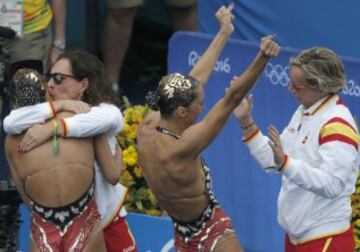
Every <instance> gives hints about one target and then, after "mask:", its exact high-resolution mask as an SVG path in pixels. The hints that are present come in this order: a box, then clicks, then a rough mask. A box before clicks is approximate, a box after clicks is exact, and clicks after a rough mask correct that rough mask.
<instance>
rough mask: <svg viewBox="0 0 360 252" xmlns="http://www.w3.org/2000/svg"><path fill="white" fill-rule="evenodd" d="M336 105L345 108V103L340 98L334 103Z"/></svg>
mask: <svg viewBox="0 0 360 252" xmlns="http://www.w3.org/2000/svg"><path fill="white" fill-rule="evenodd" d="M336 105H344V106H345V107H347V106H346V103H345V101H344V100H343V99H341V98H339V99H338V100H337V101H336Z"/></svg>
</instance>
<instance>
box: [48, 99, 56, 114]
mask: <svg viewBox="0 0 360 252" xmlns="http://www.w3.org/2000/svg"><path fill="white" fill-rule="evenodd" d="M48 102H49V106H50V110H51V113H52V117H55V116H56V110H55V108H54V104H53V103H52V101H51V100H49V101H48Z"/></svg>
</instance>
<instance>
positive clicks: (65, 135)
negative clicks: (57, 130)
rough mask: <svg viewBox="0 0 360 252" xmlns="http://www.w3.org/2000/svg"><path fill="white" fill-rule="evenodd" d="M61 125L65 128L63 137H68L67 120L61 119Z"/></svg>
mask: <svg viewBox="0 0 360 252" xmlns="http://www.w3.org/2000/svg"><path fill="white" fill-rule="evenodd" d="M60 123H61V125H62V127H63V134H62V137H67V128H66V122H65V119H64V118H61V119H60Z"/></svg>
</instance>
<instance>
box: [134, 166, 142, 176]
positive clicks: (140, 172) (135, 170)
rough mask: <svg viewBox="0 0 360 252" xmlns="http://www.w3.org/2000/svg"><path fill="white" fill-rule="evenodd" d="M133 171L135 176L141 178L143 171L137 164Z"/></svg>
mask: <svg viewBox="0 0 360 252" xmlns="http://www.w3.org/2000/svg"><path fill="white" fill-rule="evenodd" d="M134 173H135V176H136V177H137V178H141V177H142V175H143V171H142V169H141V168H140V167H139V166H135V169H134Z"/></svg>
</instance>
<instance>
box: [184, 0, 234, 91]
mask: <svg viewBox="0 0 360 252" xmlns="http://www.w3.org/2000/svg"><path fill="white" fill-rule="evenodd" d="M233 8H234V4H230V5H229V6H228V7H225V6H222V7H221V8H220V9H219V10H218V11H217V12H216V14H215V16H216V19H217V20H218V22H219V25H220V29H219V32H218V33H217V34H216V36H215V37H214V39H213V40H212V42H211V44H210V46H209V47H208V48H207V49H206V51H205V53H204V54H203V55H202V56H201V58H200V59H199V61H198V62H197V63H196V65H195V66H194V68H193V69H192V70H191V72H190V73H189V75H190V76H192V77H194V78H195V79H197V80H198V81H200V83H201V84H202V85H205V84H206V83H207V81H208V79H209V77H210V74H211V73H212V71H213V69H214V67H215V64H216V61H217V59H218V58H219V56H220V53H221V51H222V50H223V48H224V46H225V44H226V42H227V41H228V40H229V38H230V36H231V34H232V33H233V32H234V26H233V24H232V20H233V18H234V17H233V15H232V14H231V11H232V9H233Z"/></svg>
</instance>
